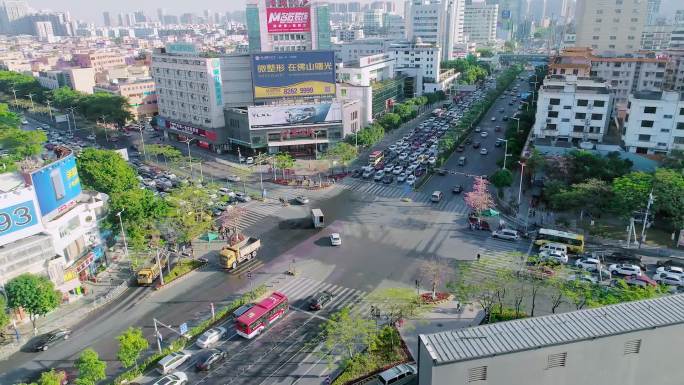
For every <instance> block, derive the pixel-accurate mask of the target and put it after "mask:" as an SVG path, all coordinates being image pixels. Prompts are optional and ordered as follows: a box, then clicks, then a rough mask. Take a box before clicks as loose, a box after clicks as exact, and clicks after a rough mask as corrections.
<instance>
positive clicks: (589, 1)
mask: <svg viewBox="0 0 684 385" xmlns="http://www.w3.org/2000/svg"><path fill="white" fill-rule="evenodd" d="M646 17H647V3H646V1H643V0H620V1H619V4H616V1H615V0H578V1H577V8H576V11H575V23H576V25H577V28H576V29H577V41H576V45H577V46H578V47H591V48H592V49H594V50H597V51H604V52H618V53H627V52H632V51H635V50H638V49H639V47H640V40H641V34H642V32H643V30H644V25H645V24H646Z"/></svg>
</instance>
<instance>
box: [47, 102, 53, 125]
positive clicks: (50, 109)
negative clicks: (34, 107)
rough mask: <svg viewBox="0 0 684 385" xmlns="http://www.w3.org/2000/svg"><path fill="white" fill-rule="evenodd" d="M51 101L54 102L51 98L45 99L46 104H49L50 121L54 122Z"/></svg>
mask: <svg viewBox="0 0 684 385" xmlns="http://www.w3.org/2000/svg"><path fill="white" fill-rule="evenodd" d="M50 103H52V102H51V101H50V99H48V100H46V101H45V104H47V107H48V114H49V115H50V122H52V107H50Z"/></svg>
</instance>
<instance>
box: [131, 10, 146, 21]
mask: <svg viewBox="0 0 684 385" xmlns="http://www.w3.org/2000/svg"><path fill="white" fill-rule="evenodd" d="M133 17H134V19H135V22H136V23H145V22H146V21H147V17H146V16H145V13H144V12H143V11H136V12H135V13H134V14H133Z"/></svg>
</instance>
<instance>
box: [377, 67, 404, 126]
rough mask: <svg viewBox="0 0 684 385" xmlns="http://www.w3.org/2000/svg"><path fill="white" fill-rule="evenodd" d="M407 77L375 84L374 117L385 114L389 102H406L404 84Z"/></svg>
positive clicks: (398, 77)
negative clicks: (390, 100)
mask: <svg viewBox="0 0 684 385" xmlns="http://www.w3.org/2000/svg"><path fill="white" fill-rule="evenodd" d="M405 80H406V76H397V77H395V78H394V79H387V80H385V81H382V82H378V83H373V85H372V87H373V110H372V114H373V117H375V116H378V115H379V114H381V113H383V112H384V111H385V109H386V108H387V100H389V99H392V100H394V101H395V102H399V101H402V100H404V82H405Z"/></svg>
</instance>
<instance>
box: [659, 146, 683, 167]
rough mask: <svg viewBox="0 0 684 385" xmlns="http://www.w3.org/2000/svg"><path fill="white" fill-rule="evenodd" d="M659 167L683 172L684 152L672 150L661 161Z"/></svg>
mask: <svg viewBox="0 0 684 385" xmlns="http://www.w3.org/2000/svg"><path fill="white" fill-rule="evenodd" d="M661 166H662V167H664V168H672V169H675V170H680V171H682V170H684V150H672V152H670V154H669V155H668V156H667V157H665V159H663V161H662V163H661Z"/></svg>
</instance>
